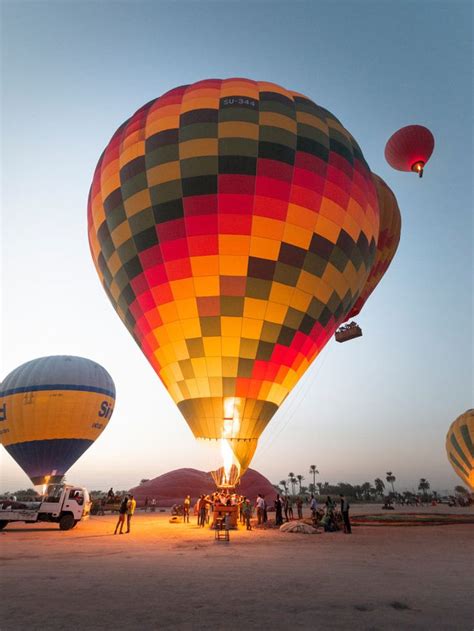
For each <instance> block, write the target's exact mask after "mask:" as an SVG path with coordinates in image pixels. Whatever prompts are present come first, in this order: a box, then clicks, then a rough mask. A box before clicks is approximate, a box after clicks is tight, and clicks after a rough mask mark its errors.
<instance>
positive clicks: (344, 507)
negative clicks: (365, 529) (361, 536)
mask: <svg viewBox="0 0 474 631" xmlns="http://www.w3.org/2000/svg"><path fill="white" fill-rule="evenodd" d="M339 497H340V498H341V513H342V519H343V520H344V533H345V534H346V535H350V534H352V529H351V522H350V520H349V508H350V504H349V502H348V501H347V499H346V498H345V497H344V495H343V494H342V493H341V494H340V495H339Z"/></svg>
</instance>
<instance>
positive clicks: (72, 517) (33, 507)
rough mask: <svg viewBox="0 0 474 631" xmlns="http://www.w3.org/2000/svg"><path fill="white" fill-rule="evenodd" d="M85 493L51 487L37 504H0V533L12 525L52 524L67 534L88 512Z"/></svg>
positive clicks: (70, 487)
mask: <svg viewBox="0 0 474 631" xmlns="http://www.w3.org/2000/svg"><path fill="white" fill-rule="evenodd" d="M91 504H92V502H91V500H90V497H89V493H88V491H87V489H84V488H82V487H80V486H71V485H69V484H64V485H60V484H52V485H51V486H49V487H48V489H47V491H46V493H45V495H44V496H43V497H42V498H41V500H40V501H37V502H17V501H16V499H15V498H10V499H8V500H0V530H3V528H5V527H6V526H7V525H8V524H11V523H12V522H15V521H24V522H25V523H28V524H35V523H37V522H40V521H41V522H53V523H56V524H59V528H60V529H61V530H70V529H71V528H74V526H75V525H76V524H77V523H78V522H79V521H81V519H87V518H88V517H89V514H90V510H91Z"/></svg>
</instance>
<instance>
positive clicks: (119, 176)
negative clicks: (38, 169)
mask: <svg viewBox="0 0 474 631" xmlns="http://www.w3.org/2000/svg"><path fill="white" fill-rule="evenodd" d="M88 225H89V242H90V247H91V252H92V256H93V259H94V262H95V265H96V268H97V271H98V274H99V277H100V279H101V281H102V284H103V286H104V288H105V291H106V292H107V294H108V296H109V298H110V300H111V302H112V304H113V306H114V308H115V309H116V311H117V313H118V314H119V316H120V317H121V319H122V320H123V321H124V323H125V324H126V326H127V328H128V329H129V331H130V333H131V334H132V335H133V337H134V339H135V340H136V342H137V344H138V345H139V346H140V347H141V349H142V351H143V352H144V354H145V355H146V357H147V359H148V360H149V362H150V363H151V364H152V366H153V368H154V369H155V371H156V372H157V374H158V375H159V377H160V379H161V380H162V382H163V383H164V385H165V386H166V388H167V389H168V391H169V392H170V394H171V396H172V397H173V399H174V401H175V402H176V404H177V405H178V407H179V409H180V410H181V412H182V414H183V415H184V417H185V418H186V420H187V422H188V424H189V426H190V427H191V429H192V431H193V432H194V434H195V436H196V437H201V438H221V437H223V436H224V434H225V436H226V437H227V438H230V439H232V440H233V441H238V440H240V439H246V440H248V439H258V437H259V436H260V434H261V433H262V431H263V429H264V428H265V426H266V425H267V423H268V422H269V421H270V419H271V418H272V416H273V415H274V414H275V412H276V410H277V409H278V407H279V406H280V405H281V403H282V402H283V401H284V399H285V397H286V396H287V395H288V393H289V392H290V390H291V389H292V387H293V386H294V385H295V384H296V382H297V381H298V379H299V378H300V377H301V375H302V374H303V373H304V372H305V370H306V369H307V367H308V366H309V365H310V363H311V362H312V361H313V359H314V358H315V357H316V356H317V355H318V353H319V352H320V351H321V349H322V348H323V347H324V345H325V344H326V342H327V341H328V340H329V339H330V338H331V336H332V334H333V332H334V330H335V329H336V328H337V326H338V324H339V323H341V322H343V321H344V320H345V316H346V314H347V313H348V312H349V310H350V309H351V307H352V306H353V304H354V302H355V301H356V300H357V298H358V296H359V295H360V292H361V290H362V288H363V287H364V285H365V283H366V280H367V277H368V274H369V271H370V269H371V267H372V264H373V261H374V257H375V251H376V241H377V237H378V232H379V209H378V202H377V196H376V191H375V187H374V183H373V181H372V177H371V173H370V169H369V167H368V166H367V164H366V162H365V160H364V157H363V155H362V152H361V150H360V148H359V146H358V145H357V143H356V142H355V140H354V138H353V137H352V136H351V134H350V133H349V132H348V131H347V130H346V129H345V128H344V127H343V126H342V125H341V123H340V122H339V121H338V120H337V119H336V118H335V117H334V116H333V115H332V114H331V113H330V112H328V111H327V110H326V109H324V108H322V107H320V106H319V105H317V104H316V103H314V102H313V101H311V100H310V99H308V98H307V97H305V96H303V95H300V94H297V93H294V92H291V91H288V90H286V89H284V88H282V87H280V86H278V85H275V84H271V83H266V82H257V81H250V80H247V79H239V78H237V79H226V80H218V79H211V80H207V81H201V82H199V83H195V84H192V85H188V86H181V87H179V88H176V89H174V90H171V91H170V92H168V93H166V94H164V95H163V96H161V97H159V98H157V99H155V100H153V101H151V102H150V103H147V104H146V105H145V106H144V107H142V108H141V109H140V110H138V111H137V112H136V113H135V114H134V115H133V116H132V117H131V118H130V119H129V120H127V121H126V122H125V123H124V124H123V125H122V126H121V127H120V128H119V129H118V130H117V132H116V133H115V135H114V136H113V138H112V139H111V141H110V143H109V144H108V146H107V147H106V149H105V151H104V153H103V154H102V156H101V158H100V160H99V163H98V165H97V168H96V171H95V174H94V178H93V182H92V186H91V191H90V196H89V206H88ZM229 423H230V425H229ZM226 426H227V427H226ZM255 444H256V443H255ZM233 448H234V451H236V450H237V451H238V449H237V448H236V446H235V445H233ZM242 449H243V451H244V452H248V448H246V447H244V446H242ZM248 453H249V452H248ZM244 459H247V458H246V456H245V458H244Z"/></svg>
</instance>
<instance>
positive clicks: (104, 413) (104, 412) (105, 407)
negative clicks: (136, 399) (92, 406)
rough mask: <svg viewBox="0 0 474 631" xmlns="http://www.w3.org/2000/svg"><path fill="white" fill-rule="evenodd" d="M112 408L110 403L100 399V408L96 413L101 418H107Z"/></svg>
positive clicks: (110, 414)
mask: <svg viewBox="0 0 474 631" xmlns="http://www.w3.org/2000/svg"><path fill="white" fill-rule="evenodd" d="M113 410H114V408H113V406H112V405H111V404H110V403H108V402H107V401H102V403H101V404H100V410H99V413H98V414H99V416H100V417H101V418H107V419H108V418H110V417H111V416H112V412H113Z"/></svg>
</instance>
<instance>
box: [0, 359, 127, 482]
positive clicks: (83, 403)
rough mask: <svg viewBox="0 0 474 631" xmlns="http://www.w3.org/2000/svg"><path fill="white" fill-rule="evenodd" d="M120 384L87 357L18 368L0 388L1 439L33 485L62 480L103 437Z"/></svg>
mask: <svg viewBox="0 0 474 631" xmlns="http://www.w3.org/2000/svg"><path fill="white" fill-rule="evenodd" d="M114 403H115V386H114V382H113V381H112V378H111V376H110V375H109V373H108V372H107V371H106V370H105V368H102V366H100V365H99V364H96V363H95V362H93V361H91V360H90V359H85V358H84V357H72V356H69V355H56V356H52V357H41V358H39V359H33V360H32V361H29V362H27V363H26V364H22V365H21V366H19V367H18V368H15V370H13V371H12V372H11V373H10V374H9V375H7V377H5V379H4V380H3V382H2V384H1V386H0V438H1V442H2V445H4V447H5V449H6V450H7V451H8V453H9V454H10V455H11V456H12V457H13V458H14V460H16V462H17V463H18V464H19V465H20V467H21V468H22V469H23V471H24V472H25V473H26V474H27V475H28V476H29V477H30V479H31V481H32V482H33V484H35V485H36V484H47V483H55V482H60V481H61V480H62V478H63V476H64V474H65V473H66V471H67V470H68V469H69V468H70V467H71V466H72V465H73V464H74V463H75V462H76V460H77V459H78V458H79V457H80V456H81V455H82V454H83V453H84V452H85V451H86V449H88V448H89V447H90V446H91V445H92V443H93V442H94V441H95V440H96V438H97V437H98V436H99V435H100V434H101V433H102V431H103V430H104V428H105V427H106V425H107V423H108V422H109V420H110V417H111V415H112V412H113V407H114Z"/></svg>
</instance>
